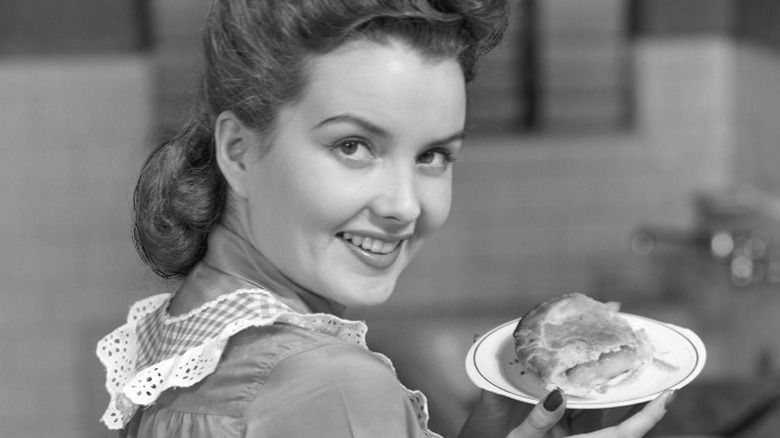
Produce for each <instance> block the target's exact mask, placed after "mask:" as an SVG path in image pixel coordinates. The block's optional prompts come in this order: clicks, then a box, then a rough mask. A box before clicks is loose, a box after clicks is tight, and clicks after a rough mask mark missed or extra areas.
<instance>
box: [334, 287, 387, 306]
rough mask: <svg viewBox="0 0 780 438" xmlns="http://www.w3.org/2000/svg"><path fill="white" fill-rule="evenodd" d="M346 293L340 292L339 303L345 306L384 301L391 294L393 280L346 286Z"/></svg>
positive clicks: (373, 304) (365, 304) (372, 304)
mask: <svg viewBox="0 0 780 438" xmlns="http://www.w3.org/2000/svg"><path fill="white" fill-rule="evenodd" d="M344 290H345V291H349V292H348V293H346V294H344V293H342V294H340V295H341V299H340V300H339V301H340V303H341V304H343V305H345V306H347V307H369V306H376V305H379V304H382V303H384V302H386V301H387V300H388V299H390V297H391V296H392V295H393V291H394V290H395V282H393V283H392V284H383V285H364V286H354V285H353V286H351V287H346V288H345V289H344Z"/></svg>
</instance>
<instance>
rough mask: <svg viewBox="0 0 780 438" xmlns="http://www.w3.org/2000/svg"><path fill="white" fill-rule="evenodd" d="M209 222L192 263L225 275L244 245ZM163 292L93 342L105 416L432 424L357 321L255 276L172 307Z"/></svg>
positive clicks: (205, 431) (345, 428) (271, 426)
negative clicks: (200, 254)
mask: <svg viewBox="0 0 780 438" xmlns="http://www.w3.org/2000/svg"><path fill="white" fill-rule="evenodd" d="M218 234H219V235H222V237H223V238H222V239H217V240H216V241H215V240H214V239H212V240H210V245H213V248H215V249H219V250H215V251H213V252H212V246H210V249H209V251H210V253H216V254H218V255H219V257H218V259H219V260H218V261H215V260H214V257H211V258H209V257H207V258H206V259H205V261H204V262H202V264H205V265H204V266H201V267H200V268H199V269H200V272H201V273H203V272H206V273H207V274H208V275H205V277H206V278H214V277H216V278H217V279H218V281H217V282H216V284H223V285H227V284H231V282H230V281H224V280H223V279H222V277H221V275H223V274H224V271H223V269H225V268H226V265H228V264H230V261H231V260H233V261H235V257H237V256H242V255H245V254H241V251H251V248H243V247H242V246H244V244H245V242H244V243H243V244H242V242H241V241H238V242H237V241H236V240H235V238H236V236H235V235H232V236H231V235H230V234H229V233H228V234H227V237H228V238H227V239H224V237H225V233H224V232H220V233H218ZM226 242H227V243H226ZM236 251H238V252H236ZM254 256H255V257H256V256H257V255H256V254H255V255H254ZM209 260H210V261H211V263H212V264H209ZM213 264H217V265H221V266H217V267H216V268H215V267H214V266H213ZM239 264H240V263H239ZM240 270H241V271H242V272H241V273H239V274H238V275H241V276H244V277H245V276H246V275H245V274H246V270H245V269H243V268H242V269H240ZM215 273H216V274H215ZM204 284H207V285H213V284H214V282H213V281H211V282H205V283H204ZM287 292H289V291H287ZM171 298H172V295H170V294H161V295H155V296H152V297H150V298H147V299H145V300H142V301H139V302H138V303H136V304H135V305H134V306H133V307H132V308H131V310H130V312H129V314H128V320H127V323H126V324H125V325H123V326H122V327H119V328H118V329H116V330H115V331H113V332H112V333H110V334H109V335H108V336H106V337H105V338H103V339H102V340H101V341H100V342H99V343H98V349H97V354H98V357H99V358H100V360H101V361H102V362H103V364H104V365H105V367H106V388H107V389H108V392H109V394H110V395H111V401H110V403H109V406H108V408H107V410H106V412H105V414H104V416H103V418H102V421H103V422H104V423H105V424H106V425H107V426H108V427H109V428H111V429H123V433H124V434H125V435H126V436H130V437H155V438H158V437H160V438H161V437H166V438H169V437H204V436H209V437H280V438H281V437H284V438H289V437H308V436H312V437H315V436H316V437H380V438H381V437H437V436H438V435H436V434H435V433H433V432H430V431H429V430H428V429H427V421H428V412H427V407H426V400H425V397H424V396H423V394H422V393H420V392H418V391H411V390H408V389H407V388H405V387H404V386H403V385H402V384H401V383H400V382H399V381H398V379H397V377H396V375H395V371H394V370H393V368H392V365H391V363H390V361H389V360H388V359H387V358H386V357H384V356H383V355H381V354H378V353H373V352H371V351H369V350H368V348H367V347H366V345H365V334H366V326H365V324H364V323H362V322H359V321H349V320H345V319H342V318H340V317H338V316H335V315H332V314H328V313H318V312H311V311H308V310H309V309H310V307H311V306H309V305H308V303H307V302H306V301H304V300H303V299H299V298H298V297H297V295H296V294H289V293H287V294H283V296H279V295H278V294H276V293H274V292H270V291H269V290H267V289H265V288H260V287H257V288H241V289H237V290H234V291H232V292H228V293H225V294H222V295H221V296H220V297H219V298H217V299H215V300H212V301H209V302H207V303H205V304H203V305H201V306H200V307H198V308H196V309H194V310H192V311H190V312H188V313H186V314H183V315H179V316H170V315H169V314H168V305H169V303H170V300H171Z"/></svg>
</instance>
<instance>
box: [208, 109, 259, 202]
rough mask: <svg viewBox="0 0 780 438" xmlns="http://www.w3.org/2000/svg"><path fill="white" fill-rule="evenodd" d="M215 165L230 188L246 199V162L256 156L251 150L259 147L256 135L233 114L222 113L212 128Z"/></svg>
mask: <svg viewBox="0 0 780 438" xmlns="http://www.w3.org/2000/svg"><path fill="white" fill-rule="evenodd" d="M214 142H215V144H216V148H217V150H216V153H217V164H218V165H219V170H221V171H222V174H223V175H224V176H225V179H226V180H227V182H228V184H229V185H230V188H231V189H233V191H234V192H235V193H236V194H237V195H238V196H240V197H242V198H244V199H246V197H247V190H246V188H247V168H248V164H249V162H248V160H251V159H252V157H253V156H255V155H256V154H253V153H251V152H252V148H258V147H259V137H258V135H257V134H256V133H255V132H254V131H253V130H252V129H251V128H249V127H247V126H246V125H245V124H244V122H242V121H241V120H240V119H239V118H238V117H237V116H236V115H235V114H234V113H233V112H231V111H224V112H222V114H220V115H219V116H218V117H217V121H216V124H215V126H214Z"/></svg>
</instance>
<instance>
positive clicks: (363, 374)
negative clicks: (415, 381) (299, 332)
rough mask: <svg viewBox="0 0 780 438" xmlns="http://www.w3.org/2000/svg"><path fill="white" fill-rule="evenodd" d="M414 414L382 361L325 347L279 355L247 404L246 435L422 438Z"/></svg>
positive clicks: (353, 349) (353, 348) (350, 347)
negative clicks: (282, 356) (418, 437)
mask: <svg viewBox="0 0 780 438" xmlns="http://www.w3.org/2000/svg"><path fill="white" fill-rule="evenodd" d="M418 415H419V413H418V412H417V411H416V410H415V408H414V406H413V404H412V402H411V400H410V394H409V392H408V391H407V390H406V389H405V388H404V387H403V385H401V383H400V382H399V381H398V378H397V377H396V375H395V371H394V370H393V369H392V367H391V365H390V364H389V362H388V361H386V360H384V359H383V358H382V357H380V356H378V355H376V354H374V353H372V352H370V351H368V350H367V349H365V348H363V347H361V346H358V345H354V344H349V343H346V342H342V343H327V344H320V345H311V346H310V348H306V349H305V350H302V351H299V352H297V353H295V354H292V355H289V356H287V357H285V358H284V359H283V360H282V361H280V362H279V363H278V364H277V365H276V366H275V367H274V369H273V370H272V372H271V373H270V374H269V375H268V378H267V379H266V381H265V382H264V384H263V386H262V389H261V391H259V392H258V394H257V396H256V397H255V399H254V401H253V402H252V403H251V404H249V405H248V406H247V410H246V412H245V414H244V416H245V418H246V419H247V431H248V433H247V436H280V437H281V436H352V437H372V438H381V437H401V436H403V437H417V436H422V432H421V429H420V425H419V417H418Z"/></svg>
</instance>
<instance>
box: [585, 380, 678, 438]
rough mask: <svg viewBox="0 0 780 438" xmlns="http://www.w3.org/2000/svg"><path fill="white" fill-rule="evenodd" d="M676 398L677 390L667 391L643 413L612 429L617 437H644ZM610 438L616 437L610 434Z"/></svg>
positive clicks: (647, 406)
mask: <svg viewBox="0 0 780 438" xmlns="http://www.w3.org/2000/svg"><path fill="white" fill-rule="evenodd" d="M676 396H677V390H669V391H665V392H664V393H663V394H661V395H660V396H659V397H657V398H656V399H655V400H653V401H651V402H650V403H648V404H647V405H646V406H645V407H644V408H643V409H642V410H641V411H639V412H637V413H636V414H634V415H633V416H632V417H630V418H628V419H627V420H625V421H623V422H622V423H620V424H618V425H617V426H615V427H614V428H611V429H613V430H614V431H615V432H617V433H616V436H620V437H641V436H644V435H645V434H646V433H647V432H649V431H650V429H652V428H653V426H655V425H656V423H658V422H659V421H661V419H662V418H663V417H664V415H665V414H666V410H667V409H668V408H669V405H670V404H671V403H672V401H674V398H675V397H676ZM607 430H609V429H604V431H607ZM588 436H589V437H590V436H592V437H594V438H595V437H596V436H599V435H598V433H594V434H592V435H588ZM608 436H615V435H612V434H610V435H608Z"/></svg>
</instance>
